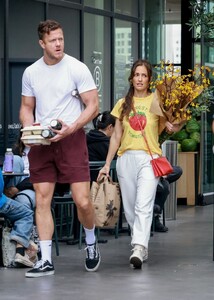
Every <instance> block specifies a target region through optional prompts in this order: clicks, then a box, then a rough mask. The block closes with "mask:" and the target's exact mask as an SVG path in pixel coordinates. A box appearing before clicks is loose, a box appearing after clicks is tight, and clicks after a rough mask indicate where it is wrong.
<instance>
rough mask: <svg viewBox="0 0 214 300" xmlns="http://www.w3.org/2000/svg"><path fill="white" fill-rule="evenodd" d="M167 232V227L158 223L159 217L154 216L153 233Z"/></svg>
mask: <svg viewBox="0 0 214 300" xmlns="http://www.w3.org/2000/svg"><path fill="white" fill-rule="evenodd" d="M168 230H169V229H168V227H166V226H164V225H163V224H162V223H161V222H160V217H159V216H156V217H155V232H167V231H168Z"/></svg>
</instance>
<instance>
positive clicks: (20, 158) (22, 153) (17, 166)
mask: <svg viewBox="0 0 214 300" xmlns="http://www.w3.org/2000/svg"><path fill="white" fill-rule="evenodd" d="M29 151H30V147H28V146H25V145H24V143H23V142H22V140H21V135H20V136H19V138H18V142H17V144H15V146H14V148H13V154H14V158H13V172H15V173H25V174H26V175H24V176H13V177H11V178H10V179H9V180H8V179H7V181H6V182H5V189H4V193H5V195H6V196H7V197H10V198H13V197H14V196H15V195H16V194H17V193H18V192H19V191H23V190H32V191H33V185H32V183H30V177H29V161H28V153H29ZM29 194H30V195H33V193H32V192H29ZM34 201H35V196H34Z"/></svg>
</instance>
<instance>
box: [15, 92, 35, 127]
mask: <svg viewBox="0 0 214 300" xmlns="http://www.w3.org/2000/svg"><path fill="white" fill-rule="evenodd" d="M34 108H35V98H34V97H27V96H22V102H21V108H20V112H19V119H20V122H21V124H22V126H23V128H24V127H26V126H31V125H32V124H33V123H34Z"/></svg>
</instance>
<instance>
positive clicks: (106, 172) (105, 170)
mask: <svg viewBox="0 0 214 300" xmlns="http://www.w3.org/2000/svg"><path fill="white" fill-rule="evenodd" d="M109 171H110V167H109V166H108V165H104V166H103V167H102V169H100V171H99V174H98V176H97V181H99V180H101V178H102V177H103V176H104V175H105V176H107V177H108V176H109Z"/></svg>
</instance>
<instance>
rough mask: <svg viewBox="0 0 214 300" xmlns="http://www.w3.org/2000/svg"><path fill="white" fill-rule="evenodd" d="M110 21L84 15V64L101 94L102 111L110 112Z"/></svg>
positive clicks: (100, 17)
mask: <svg viewBox="0 0 214 300" xmlns="http://www.w3.org/2000/svg"><path fill="white" fill-rule="evenodd" d="M110 45H111V39H110V19H109V18H107V17H103V16H95V15H92V14H89V13H85V14H84V63H85V64H86V65H87V66H88V67H89V69H90V71H91V73H92V74H93V77H94V81H95V84H96V86H97V89H98V93H99V100H100V111H101V112H102V111H104V110H109V109H110V102H111V84H110V74H111V64H110V62H111V53H110Z"/></svg>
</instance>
